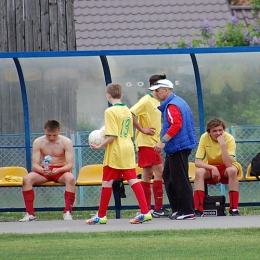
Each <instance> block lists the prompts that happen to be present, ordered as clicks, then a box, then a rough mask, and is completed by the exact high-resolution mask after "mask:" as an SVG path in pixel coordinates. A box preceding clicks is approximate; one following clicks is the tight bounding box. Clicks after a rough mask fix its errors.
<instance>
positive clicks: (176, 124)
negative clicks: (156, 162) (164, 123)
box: [155, 105, 182, 152]
mask: <svg viewBox="0 0 260 260" xmlns="http://www.w3.org/2000/svg"><path fill="white" fill-rule="evenodd" d="M167 119H168V122H169V123H170V124H171V126H170V127H169V129H168V131H167V133H166V134H165V135H164V136H162V139H161V140H160V141H159V142H158V143H157V144H156V145H155V151H156V152H161V151H162V149H163V148H164V146H165V144H166V143H167V142H168V141H170V140H171V139H172V138H173V137H174V136H175V135H176V134H177V133H178V132H179V131H180V129H181V127H182V116H181V111H180V110H179V108H178V107H177V106H175V105H169V106H168V108H167Z"/></svg>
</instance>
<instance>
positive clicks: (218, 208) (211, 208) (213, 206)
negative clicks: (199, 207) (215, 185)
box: [203, 196, 226, 217]
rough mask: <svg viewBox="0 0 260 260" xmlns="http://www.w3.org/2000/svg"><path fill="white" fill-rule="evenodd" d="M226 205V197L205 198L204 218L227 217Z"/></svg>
mask: <svg viewBox="0 0 260 260" xmlns="http://www.w3.org/2000/svg"><path fill="white" fill-rule="evenodd" d="M225 203H226V197H225V196H205V198H204V211H203V213H204V216H208V217H217V216H226V210H225Z"/></svg>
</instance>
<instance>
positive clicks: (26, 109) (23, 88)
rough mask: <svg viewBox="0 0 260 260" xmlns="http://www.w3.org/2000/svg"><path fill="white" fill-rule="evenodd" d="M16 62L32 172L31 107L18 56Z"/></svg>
mask: <svg viewBox="0 0 260 260" xmlns="http://www.w3.org/2000/svg"><path fill="white" fill-rule="evenodd" d="M13 60H14V63H15V66H16V69H17V73H18V77H19V81H20V87H21V92H22V100H23V115H24V133H25V152H26V167H27V170H28V171H29V172H30V171H31V168H32V165H31V147H30V120H29V107H28V101H27V93H26V86H25V81H24V76H23V71H22V68H21V64H20V62H19V60H18V59H17V58H14V59H13Z"/></svg>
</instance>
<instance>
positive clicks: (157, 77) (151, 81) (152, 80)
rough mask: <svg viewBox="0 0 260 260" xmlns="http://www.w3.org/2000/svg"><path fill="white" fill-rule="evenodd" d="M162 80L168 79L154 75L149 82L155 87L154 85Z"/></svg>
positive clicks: (164, 76)
mask: <svg viewBox="0 0 260 260" xmlns="http://www.w3.org/2000/svg"><path fill="white" fill-rule="evenodd" d="M160 79H166V75H165V74H164V75H153V76H151V77H150V79H149V82H150V86H152V85H154V83H155V82H156V81H158V80H160Z"/></svg>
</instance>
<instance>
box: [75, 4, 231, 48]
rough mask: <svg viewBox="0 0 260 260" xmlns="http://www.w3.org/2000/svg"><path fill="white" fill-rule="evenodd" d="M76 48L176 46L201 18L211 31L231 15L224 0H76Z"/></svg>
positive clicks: (197, 26) (192, 32) (197, 27)
mask: <svg viewBox="0 0 260 260" xmlns="http://www.w3.org/2000/svg"><path fill="white" fill-rule="evenodd" d="M74 14H75V29H76V40H77V50H105V49H106V50H107V49H109V50H113V49H156V48H157V47H158V45H159V44H165V43H170V44H172V45H173V46H174V47H176V42H177V41H178V40H179V39H180V36H181V35H182V36H184V37H185V39H186V38H189V37H192V36H193V35H195V34H197V35H200V29H201V26H202V22H203V21H204V20H206V19H207V20H209V21H210V24H211V27H212V29H213V32H216V30H217V29H218V28H221V27H224V25H225V24H226V22H227V20H228V18H229V17H230V16H231V10H230V6H229V4H228V1H227V0H196V1H194V0H181V1H180V0H160V1H158V0H131V1H129V0H89V1H86V0H81V1H80V0H75V2H74Z"/></svg>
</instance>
